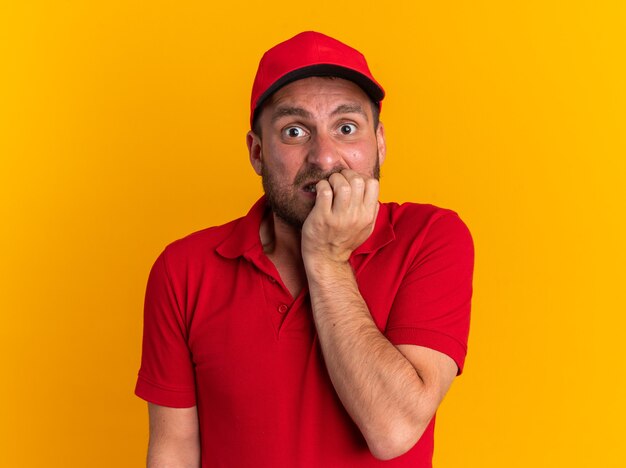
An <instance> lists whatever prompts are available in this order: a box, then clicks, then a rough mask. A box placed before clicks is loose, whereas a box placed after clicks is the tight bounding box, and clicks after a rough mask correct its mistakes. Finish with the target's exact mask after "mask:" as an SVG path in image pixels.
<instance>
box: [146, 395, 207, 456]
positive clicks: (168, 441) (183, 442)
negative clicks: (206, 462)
mask: <svg viewBox="0 0 626 468" xmlns="http://www.w3.org/2000/svg"><path fill="white" fill-rule="evenodd" d="M148 409H149V414H150V441H149V443H148V459H147V467H148V468H198V467H199V466H200V432H199V429H198V412H197V408H196V407H193V408H169V407H165V406H159V405H154V404H149V405H148Z"/></svg>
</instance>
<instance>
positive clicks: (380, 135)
mask: <svg viewBox="0 0 626 468" xmlns="http://www.w3.org/2000/svg"><path fill="white" fill-rule="evenodd" d="M376 144H377V146H378V164H380V165H381V166H382V165H383V162H385V156H387V143H386V142H385V127H384V126H383V123H382V122H378V128H377V129H376Z"/></svg>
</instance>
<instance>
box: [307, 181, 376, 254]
mask: <svg viewBox="0 0 626 468" xmlns="http://www.w3.org/2000/svg"><path fill="white" fill-rule="evenodd" d="M315 188H316V191H317V196H316V200H315V206H314V207H313V209H312V210H311V212H310V213H309V216H308V217H307V219H306V220H305V222H304V225H303V226H302V258H303V260H304V262H305V265H306V264H307V263H308V262H310V261H312V260H315V259H318V260H327V261H334V262H347V261H348V259H349V258H350V254H352V252H353V251H354V250H355V249H356V248H357V247H358V246H359V245H361V244H362V243H363V242H365V240H366V239H367V238H368V237H369V236H370V234H371V233H372V231H373V230H374V224H375V223H376V216H377V214H378V206H379V205H378V191H379V184H378V180H376V179H374V178H367V177H366V176H364V175H363V174H359V173H357V172H355V171H352V170H350V169H344V170H343V171H341V172H336V173H334V174H333V175H331V176H330V177H329V179H328V180H320V181H319V182H318V183H317V185H316V186H315Z"/></svg>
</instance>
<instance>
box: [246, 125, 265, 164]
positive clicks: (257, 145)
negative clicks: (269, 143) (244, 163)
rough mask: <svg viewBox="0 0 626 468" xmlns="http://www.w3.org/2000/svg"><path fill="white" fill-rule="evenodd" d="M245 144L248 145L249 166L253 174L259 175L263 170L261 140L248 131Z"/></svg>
mask: <svg viewBox="0 0 626 468" xmlns="http://www.w3.org/2000/svg"><path fill="white" fill-rule="evenodd" d="M246 144H247V145H248V154H249V155H250V164H252V167H253V168H254V172H256V173H257V175H261V170H262V168H263V151H262V144H261V138H259V136H258V135H257V134H256V133H254V132H253V131H252V130H250V131H249V132H248V133H247V134H246Z"/></svg>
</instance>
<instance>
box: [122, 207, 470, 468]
mask: <svg viewBox="0 0 626 468" xmlns="http://www.w3.org/2000/svg"><path fill="white" fill-rule="evenodd" d="M265 210H266V207H265V200H264V199H263V198H262V199H261V200H259V201H258V202H257V203H256V204H255V205H254V206H253V207H252V209H251V210H250V212H249V213H248V215H247V216H245V217H243V218H240V219H237V220H235V221H232V222H230V223H228V224H226V225H223V226H219V227H213V228H209V229H205V230H203V231H199V232H196V233H194V234H191V235H190V236H188V237H185V238H184V239H181V240H178V241H176V242H174V243H172V244H170V245H169V246H168V247H167V248H166V249H165V250H164V251H163V253H162V254H161V255H160V256H159V258H158V259H157V260H156V262H155V264H154V266H153V268H152V271H151V273H150V277H149V279H148V286H147V291H146V301H145V317H144V338H143V355H142V361H141V369H140V371H139V378H138V381H137V387H136V390H135V391H136V394H137V395H138V396H140V397H141V398H143V399H145V400H147V401H150V402H152V403H156V404H158V405H163V406H171V407H191V406H193V405H197V406H198V415H199V421H200V433H201V444H202V466H203V467H229V468H232V467H247V466H255V467H272V468H277V467H290V468H291V467H311V468H313V467H315V468H318V467H322V466H323V467H325V468H328V467H350V466H359V467H367V466H379V465H384V466H388V467H395V466H412V467H430V466H431V460H432V453H433V431H434V418H433V421H431V423H430V425H429V426H428V428H427V429H426V432H425V433H424V435H423V436H422V438H421V439H420V440H419V441H418V443H417V444H416V445H415V446H414V447H413V448H412V449H411V450H410V451H409V452H407V453H406V454H404V455H402V456H400V457H398V458H395V459H393V460H390V461H387V462H381V461H379V460H376V459H375V458H374V457H373V456H372V455H371V454H370V452H369V450H368V448H367V445H366V443H365V440H364V438H363V436H362V435H361V433H360V431H359V430H358V428H357V426H356V425H355V424H354V423H353V422H352V420H351V419H350V416H349V415H348V414H347V412H346V411H345V409H344V408H343V406H342V404H341V402H340V401H339V398H338V397H337V395H336V393H335V391H334V388H333V386H332V384H331V382H330V379H329V377H328V373H327V370H326V368H325V365H324V360H323V357H322V353H321V350H320V346H319V342H318V337H317V333H316V330H315V325H314V322H313V318H312V314H311V307H310V302H309V297H308V291H307V290H306V288H305V289H304V290H303V291H302V292H301V293H300V295H299V296H298V297H296V298H295V299H294V298H292V297H291V294H290V293H289V290H288V289H287V288H286V287H285V286H284V284H283V283H282V281H281V278H280V276H279V275H278V272H277V271H276V268H275V267H274V264H273V263H272V262H271V261H270V260H269V259H268V258H267V257H266V256H265V254H264V253H263V248H262V246H261V241H260V238H259V227H260V223H261V220H262V218H263V216H264V214H265ZM350 263H351V264H352V267H353V269H354V272H355V275H356V279H357V282H358V285H359V289H360V291H361V294H362V296H363V298H364V300H365V302H366V303H367V305H368V307H369V310H370V312H371V314H372V317H373V318H374V321H375V322H376V324H377V326H378V327H379V329H380V330H381V331H382V332H383V333H384V335H385V336H386V337H387V338H388V339H389V340H390V341H391V342H392V343H394V344H416V345H421V346H426V347H429V348H432V349H436V350H438V351H441V352H443V353H445V354H447V355H449V356H450V357H451V358H452V359H454V361H455V362H456V363H457V365H458V367H459V373H460V372H461V371H462V369H463V362H464V359H465V353H466V343H467V336H468V330H469V318H470V299H471V294H472V269H473V246H472V240H471V237H470V234H469V231H468V230H467V228H466V227H465V225H464V224H463V222H462V221H461V220H460V219H459V217H458V216H457V215H456V214H455V213H454V212H452V211H449V210H443V209H440V208H437V207H434V206H431V205H418V204H409V203H406V204H403V205H398V204H395V203H387V204H381V207H380V210H379V214H378V219H377V221H376V226H375V229H374V232H373V233H372V235H371V236H370V237H369V238H368V239H367V241H365V242H364V243H363V244H362V245H361V246H360V247H359V248H358V249H357V250H356V251H354V252H353V254H352V257H351V258H350Z"/></svg>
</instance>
